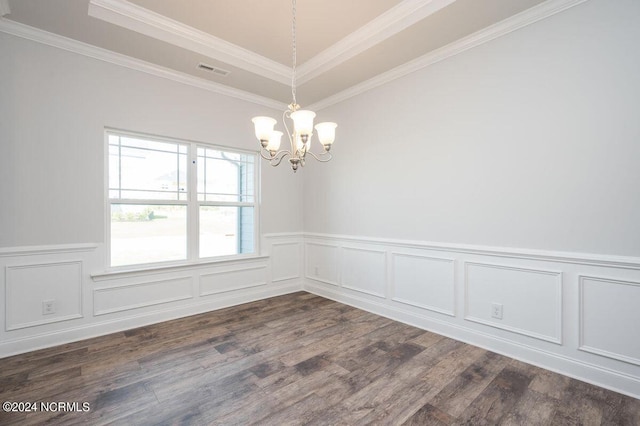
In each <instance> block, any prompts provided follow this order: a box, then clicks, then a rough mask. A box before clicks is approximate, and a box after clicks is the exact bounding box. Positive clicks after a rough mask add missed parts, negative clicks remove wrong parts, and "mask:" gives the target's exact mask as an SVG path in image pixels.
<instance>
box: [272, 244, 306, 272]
mask: <svg viewBox="0 0 640 426" xmlns="http://www.w3.org/2000/svg"><path fill="white" fill-rule="evenodd" d="M301 260H302V244H301V243H300V242H298V241H294V242H281V243H280V242H276V243H273V244H272V245H271V282H278V281H286V280H293V279H298V278H300V265H301Z"/></svg>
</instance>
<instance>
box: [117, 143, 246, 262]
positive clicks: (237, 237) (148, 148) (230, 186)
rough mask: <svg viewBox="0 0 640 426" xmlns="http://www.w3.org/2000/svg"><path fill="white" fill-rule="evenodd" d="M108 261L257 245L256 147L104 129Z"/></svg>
mask: <svg viewBox="0 0 640 426" xmlns="http://www.w3.org/2000/svg"><path fill="white" fill-rule="evenodd" d="M107 142H108V149H109V179H108V191H107V192H108V196H107V210H108V217H109V220H108V224H107V228H108V232H107V239H108V249H109V264H110V266H111V267H120V266H130V265H146V264H153V263H160V262H168V263H189V262H191V261H198V260H200V259H206V258H217V257H223V256H225V257H226V256H234V255H236V256H237V255H243V254H250V253H254V252H255V251H256V246H255V241H256V223H257V214H258V211H257V210H258V209H257V205H256V199H257V194H256V188H257V187H258V185H257V182H256V180H257V175H256V169H255V168H256V155H255V154H253V153H246V152H240V151H237V150H232V149H227V148H223V147H218V146H212V145H205V144H200V143H194V142H183V141H175V140H169V139H163V138H156V137H147V136H140V135H135V134H128V133H123V132H117V131H107Z"/></svg>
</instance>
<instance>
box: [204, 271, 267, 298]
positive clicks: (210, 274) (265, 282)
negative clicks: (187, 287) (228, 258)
mask: <svg viewBox="0 0 640 426" xmlns="http://www.w3.org/2000/svg"><path fill="white" fill-rule="evenodd" d="M258 269H264V270H266V269H267V265H259V266H252V267H250V268H236V269H227V270H224V271H216V272H210V273H207V274H201V275H200V276H199V277H198V281H199V284H200V286H199V290H198V296H200V297H203V296H211V295H212V294H220V293H228V292H230V291H236V290H242V289H245V288H251V287H259V286H261V285H267V280H264V281H259V282H254V283H249V284H243V285H241V286H237V287H234V288H227V289H223V290H214V291H202V281H201V280H202V278H203V277H210V276H213V275H222V274H229V273H234V272H245V271H257V270H258ZM265 275H266V273H265Z"/></svg>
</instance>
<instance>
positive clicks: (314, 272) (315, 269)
mask: <svg viewBox="0 0 640 426" xmlns="http://www.w3.org/2000/svg"><path fill="white" fill-rule="evenodd" d="M319 273H320V268H319V267H317V266H316V267H315V268H313V275H314V276H316V277H317V276H319Z"/></svg>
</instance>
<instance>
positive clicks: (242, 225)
mask: <svg viewBox="0 0 640 426" xmlns="http://www.w3.org/2000/svg"><path fill="white" fill-rule="evenodd" d="M253 214H254V210H253V207H219V206H215V207H214V206H202V207H200V257H213V256H228V255H233V254H239V253H253V252H254V241H253V235H254V232H253V231H254V227H253V223H254V217H253Z"/></svg>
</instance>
